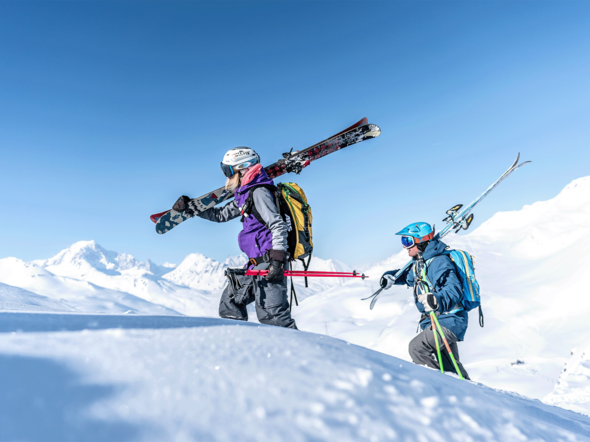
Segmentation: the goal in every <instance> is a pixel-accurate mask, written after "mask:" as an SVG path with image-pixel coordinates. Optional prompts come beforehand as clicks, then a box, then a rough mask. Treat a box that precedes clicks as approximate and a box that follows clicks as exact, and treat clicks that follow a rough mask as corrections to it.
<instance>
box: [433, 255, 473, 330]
mask: <svg viewBox="0 0 590 442" xmlns="http://www.w3.org/2000/svg"><path fill="white" fill-rule="evenodd" d="M443 255H448V256H449V258H451V261H453V263H454V264H455V270H457V275H458V276H459V279H460V280H461V285H462V287H463V299H462V300H461V304H462V305H463V309H464V310H466V311H470V310H473V309H474V308H476V307H478V308H479V325H480V326H481V327H483V323H484V319H483V312H482V311H481V298H480V296H479V283H478V282H477V278H476V277H475V267H474V265H473V256H471V255H470V254H469V253H467V252H464V251H463V250H445V251H444V252H443ZM433 259H434V258H430V259H429V260H428V261H426V267H427V268H428V265H429V264H430V263H431V262H432V260H433ZM429 285H430V286H432V285H431V284H429Z"/></svg>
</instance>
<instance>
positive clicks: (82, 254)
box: [0, 241, 349, 317]
mask: <svg viewBox="0 0 590 442" xmlns="http://www.w3.org/2000/svg"><path fill="white" fill-rule="evenodd" d="M245 263H246V257H245V256H244V255H239V256H233V257H228V258H227V259H226V260H225V261H223V262H218V261H215V260H213V259H210V258H207V257H205V256H204V255H202V254H199V253H193V254H190V255H188V256H187V257H186V258H185V259H184V260H183V261H182V263H180V265H178V266H174V265H171V264H165V265H162V266H160V265H157V264H155V263H153V262H152V261H150V260H147V262H146V263H143V262H140V261H138V260H136V259H135V258H134V257H133V256H131V255H129V254H125V253H122V254H120V253H116V252H112V251H109V250H106V249H104V248H103V247H101V246H100V245H99V244H97V243H96V242H95V241H79V242H77V243H74V244H73V245H71V246H70V247H68V248H67V249H64V250H62V251H60V252H59V253H58V254H57V255H55V256H54V257H52V258H49V259H45V260H35V261H32V262H30V263H27V262H24V261H22V260H20V259H18V258H4V259H0V282H3V283H5V284H10V285H12V286H15V287H20V288H23V289H25V290H29V291H31V292H34V293H37V294H39V295H42V296H45V297H48V298H51V299H54V300H57V301H60V302H67V304H68V305H69V306H70V307H71V308H73V309H76V310H79V311H81V312H87V313H144V314H186V315H194V316H213V317H216V316H217V310H218V305H219V298H220V296H221V292H222V290H223V287H224V286H225V284H226V281H227V280H226V277H225V270H226V269H227V268H228V267H243V266H244V264H245ZM299 266H300V264H299ZM310 268H311V269H312V270H313V269H316V270H338V271H347V270H349V269H348V267H347V266H346V265H345V264H343V263H340V262H338V261H334V260H327V261H325V260H322V259H320V258H317V257H314V258H313V259H312V264H311V267H310ZM294 282H295V284H296V285H297V287H298V289H297V295H298V298H299V300H303V299H305V298H306V297H308V296H311V295H312V294H314V293H317V292H319V291H323V290H327V289H328V288H330V287H333V286H340V285H342V284H343V283H345V282H346V281H344V280H342V279H341V278H327V279H323V278H322V279H320V278H314V279H313V280H311V279H310V281H309V288H304V287H303V284H304V281H303V279H302V278H298V279H297V278H295V280H294ZM0 299H1V298H0ZM252 308H253V306H252ZM35 309H36V308H35Z"/></svg>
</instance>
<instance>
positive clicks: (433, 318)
mask: <svg viewBox="0 0 590 442" xmlns="http://www.w3.org/2000/svg"><path fill="white" fill-rule="evenodd" d="M430 317H431V318H432V319H431V320H434V322H435V323H436V326H437V327H438V329H439V333H440V336H441V338H442V340H443V342H444V343H445V347H446V348H447V352H448V353H449V356H451V361H453V365H454V366H455V370H456V371H457V374H458V375H459V379H463V375H462V374H461V370H459V366H458V365H457V361H456V360H455V356H454V355H453V352H452V351H451V346H450V345H449V343H448V342H447V338H445V334H444V332H443V329H442V327H441V326H440V324H439V323H438V319H437V318H436V315H435V314H434V312H430ZM441 367H442V364H441Z"/></svg>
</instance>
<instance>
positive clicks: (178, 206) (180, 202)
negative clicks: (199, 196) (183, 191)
mask: <svg viewBox="0 0 590 442" xmlns="http://www.w3.org/2000/svg"><path fill="white" fill-rule="evenodd" d="M190 200H191V199H190V198H189V197H188V196H186V195H182V196H181V197H180V198H178V199H177V200H176V202H175V203H174V205H173V206H172V209H173V210H176V211H177V212H184V210H185V209H186V206H187V205H188V202H189V201H190Z"/></svg>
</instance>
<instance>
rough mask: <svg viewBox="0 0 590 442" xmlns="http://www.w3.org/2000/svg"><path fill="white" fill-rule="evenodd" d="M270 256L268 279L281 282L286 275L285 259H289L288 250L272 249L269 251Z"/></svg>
mask: <svg viewBox="0 0 590 442" xmlns="http://www.w3.org/2000/svg"><path fill="white" fill-rule="evenodd" d="M268 257H269V258H270V266H269V267H268V275H266V280H267V281H269V282H279V281H282V280H283V278H284V277H285V261H286V260H287V252H283V251H282V250H270V251H269V252H268Z"/></svg>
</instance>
